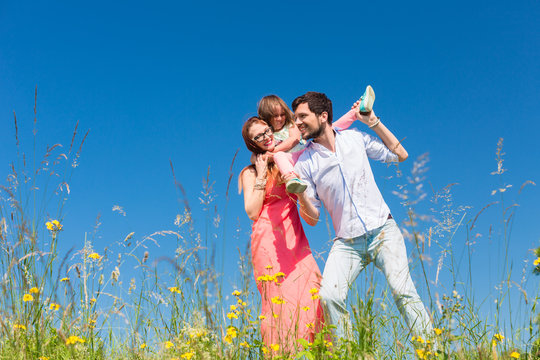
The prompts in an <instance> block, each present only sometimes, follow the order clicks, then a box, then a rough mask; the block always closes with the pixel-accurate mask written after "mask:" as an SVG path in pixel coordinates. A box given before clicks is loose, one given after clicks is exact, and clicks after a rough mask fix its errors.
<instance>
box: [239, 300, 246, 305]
mask: <svg viewBox="0 0 540 360" xmlns="http://www.w3.org/2000/svg"><path fill="white" fill-rule="evenodd" d="M238 305H240V306H246V305H247V303H246V302H245V301H244V300H242V299H238Z"/></svg>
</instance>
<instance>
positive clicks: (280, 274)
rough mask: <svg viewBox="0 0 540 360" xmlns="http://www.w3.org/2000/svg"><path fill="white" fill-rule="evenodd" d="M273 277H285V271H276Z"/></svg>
mask: <svg viewBox="0 0 540 360" xmlns="http://www.w3.org/2000/svg"><path fill="white" fill-rule="evenodd" d="M274 277H276V278H280V277H285V273H282V272H281V271H280V272H277V273H275V274H274Z"/></svg>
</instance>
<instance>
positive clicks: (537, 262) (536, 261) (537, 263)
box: [512, 257, 540, 354]
mask: <svg viewBox="0 0 540 360" xmlns="http://www.w3.org/2000/svg"><path fill="white" fill-rule="evenodd" d="M533 265H534V266H538V265H540V257H539V258H538V259H536V260H534V262H533ZM512 354H513V353H512Z"/></svg>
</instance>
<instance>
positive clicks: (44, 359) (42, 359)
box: [37, 356, 49, 360]
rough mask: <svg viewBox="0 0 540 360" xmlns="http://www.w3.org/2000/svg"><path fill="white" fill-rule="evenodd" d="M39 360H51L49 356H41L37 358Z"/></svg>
mask: <svg viewBox="0 0 540 360" xmlns="http://www.w3.org/2000/svg"><path fill="white" fill-rule="evenodd" d="M37 360H49V357H48V356H40V357H38V358H37Z"/></svg>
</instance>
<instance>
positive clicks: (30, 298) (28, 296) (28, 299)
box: [23, 294, 34, 302]
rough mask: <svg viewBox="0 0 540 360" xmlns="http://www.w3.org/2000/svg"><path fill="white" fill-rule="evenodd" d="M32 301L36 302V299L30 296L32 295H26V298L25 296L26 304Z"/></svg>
mask: <svg viewBox="0 0 540 360" xmlns="http://www.w3.org/2000/svg"><path fill="white" fill-rule="evenodd" d="M32 300H34V297H33V296H32V295H30V294H24V296H23V301H24V302H27V301H32Z"/></svg>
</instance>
